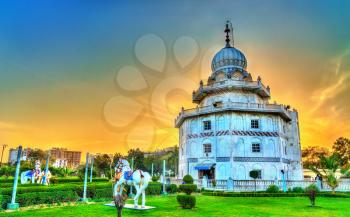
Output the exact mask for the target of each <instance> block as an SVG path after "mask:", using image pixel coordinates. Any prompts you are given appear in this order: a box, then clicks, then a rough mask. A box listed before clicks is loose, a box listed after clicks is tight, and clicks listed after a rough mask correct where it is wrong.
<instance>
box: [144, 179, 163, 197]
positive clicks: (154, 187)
mask: <svg viewBox="0 0 350 217" xmlns="http://www.w3.org/2000/svg"><path fill="white" fill-rule="evenodd" d="M161 192H162V183H160V182H151V183H149V184H148V186H147V188H146V194H148V195H160V193H161Z"/></svg>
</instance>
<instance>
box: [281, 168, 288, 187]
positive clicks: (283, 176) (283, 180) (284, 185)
mask: <svg viewBox="0 0 350 217" xmlns="http://www.w3.org/2000/svg"><path fill="white" fill-rule="evenodd" d="M281 173H282V190H283V192H287V183H286V177H285V172H284V170H281Z"/></svg>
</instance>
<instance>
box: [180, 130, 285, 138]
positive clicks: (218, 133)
mask: <svg viewBox="0 0 350 217" xmlns="http://www.w3.org/2000/svg"><path fill="white" fill-rule="evenodd" d="M214 135H215V136H227V135H233V136H266V137H278V136H280V134H279V133H278V132H260V131H241V130H233V131H231V132H230V131H229V130H220V131H216V132H215V133H214V131H211V132H205V133H200V134H196V133H193V134H187V139H196V138H205V137H212V136H214Z"/></svg>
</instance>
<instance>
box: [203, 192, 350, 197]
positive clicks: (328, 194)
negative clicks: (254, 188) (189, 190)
mask: <svg viewBox="0 0 350 217" xmlns="http://www.w3.org/2000/svg"><path fill="white" fill-rule="evenodd" d="M202 195H205V196H220V197H305V196H306V195H305V193H255V192H222V191H215V192H214V191H212V192H209V191H205V192H202ZM317 195H318V196H320V197H334V198H350V194H348V193H335V194H333V193H331V192H321V193H318V194H317Z"/></svg>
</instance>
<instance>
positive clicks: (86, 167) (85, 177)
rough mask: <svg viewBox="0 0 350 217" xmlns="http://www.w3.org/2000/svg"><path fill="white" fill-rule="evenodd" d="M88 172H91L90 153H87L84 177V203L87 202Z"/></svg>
mask: <svg viewBox="0 0 350 217" xmlns="http://www.w3.org/2000/svg"><path fill="white" fill-rule="evenodd" d="M88 170H89V152H88V153H86V164H85V176H84V193H83V198H82V199H81V201H83V202H87V198H86V188H87V179H88V177H87V176H88Z"/></svg>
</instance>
